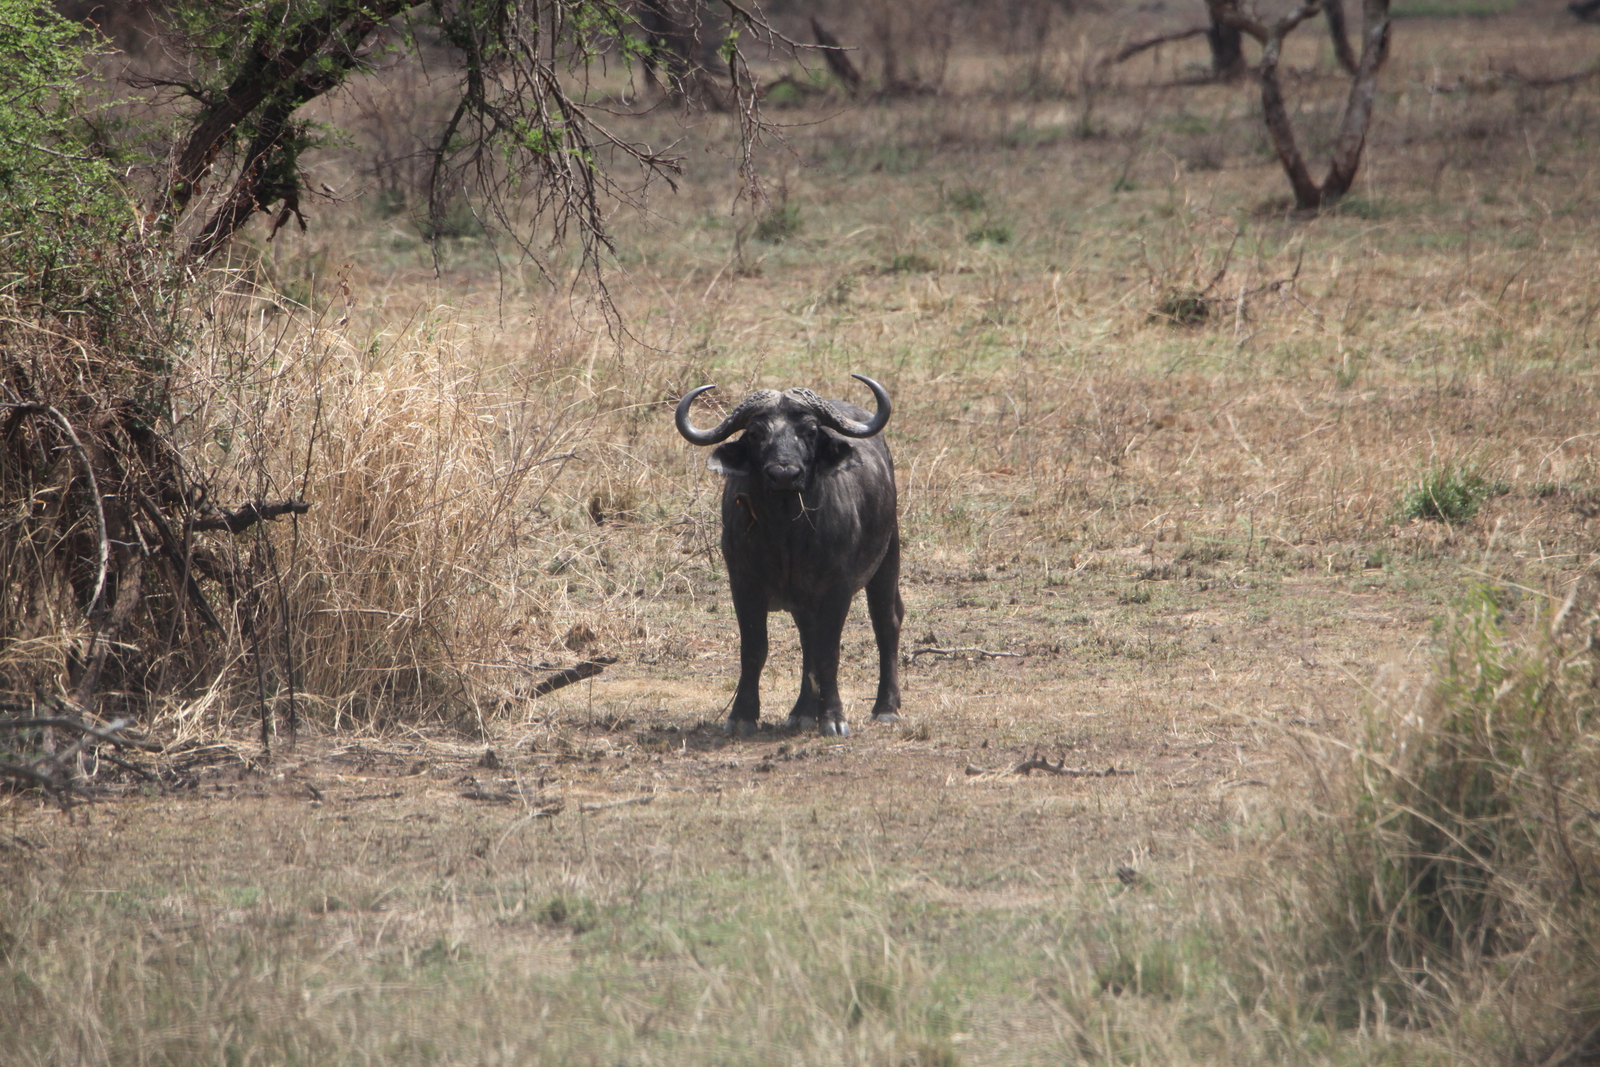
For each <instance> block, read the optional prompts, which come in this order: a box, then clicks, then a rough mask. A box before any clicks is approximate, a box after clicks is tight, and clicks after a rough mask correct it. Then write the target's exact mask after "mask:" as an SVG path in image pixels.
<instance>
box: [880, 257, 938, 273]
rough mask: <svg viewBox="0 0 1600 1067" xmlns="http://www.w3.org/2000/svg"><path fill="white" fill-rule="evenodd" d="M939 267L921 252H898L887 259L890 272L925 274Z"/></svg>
mask: <svg viewBox="0 0 1600 1067" xmlns="http://www.w3.org/2000/svg"><path fill="white" fill-rule="evenodd" d="M938 269H939V265H938V264H937V263H935V262H934V261H933V260H931V259H929V258H928V257H927V256H925V255H923V254H922V253H921V252H898V253H896V254H895V257H894V258H893V259H892V260H890V261H889V267H888V270H889V273H890V274H927V273H929V272H930V271H935V270H938Z"/></svg>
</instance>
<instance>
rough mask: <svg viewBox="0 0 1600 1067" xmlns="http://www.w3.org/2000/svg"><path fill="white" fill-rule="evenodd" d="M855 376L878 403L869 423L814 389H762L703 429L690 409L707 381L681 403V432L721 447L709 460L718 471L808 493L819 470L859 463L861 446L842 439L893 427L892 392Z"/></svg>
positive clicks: (771, 488)
mask: <svg viewBox="0 0 1600 1067" xmlns="http://www.w3.org/2000/svg"><path fill="white" fill-rule="evenodd" d="M852 377H854V378H857V379H859V380H860V381H861V382H863V383H865V384H866V386H867V388H868V389H871V390H872V395H873V396H875V397H876V398H877V401H878V410H877V412H876V413H875V414H874V415H873V416H872V418H871V419H869V420H868V421H866V422H858V421H857V420H855V419H852V418H850V417H849V416H848V415H846V414H845V413H844V412H842V411H840V410H839V408H838V407H837V406H836V405H835V404H834V403H833V402H832V401H829V400H824V399H823V398H822V397H820V396H818V395H817V394H816V393H813V392H812V391H811V390H810V389H786V390H784V391H783V392H781V393H779V392H775V391H774V390H771V389H761V390H758V391H756V392H754V393H751V394H750V395H749V396H747V397H745V399H744V402H743V403H741V404H740V405H739V406H738V407H736V408H734V409H733V411H732V412H730V413H729V414H728V417H727V418H725V419H723V420H722V423H721V424H720V425H719V426H717V428H716V429H714V430H699V429H696V428H695V426H694V424H693V423H691V422H690V421H689V407H690V405H691V404H693V403H694V400H695V397H697V396H699V395H700V394H701V393H703V392H705V391H706V390H707V389H715V388H716V386H714V385H702V386H701V387H700V388H698V389H695V390H693V391H692V392H690V393H689V394H687V395H686V396H685V397H684V398H683V399H682V400H680V401H679V402H678V412H677V424H678V432H679V433H681V434H682V435H683V436H684V438H685V439H686V440H688V441H691V442H693V443H694V444H697V445H720V447H719V448H717V450H716V451H714V452H712V453H711V459H710V461H709V466H710V467H711V469H712V470H714V471H716V472H717V473H718V474H722V475H727V476H732V475H742V476H745V477H750V478H759V479H760V480H761V484H762V486H763V487H764V488H765V489H766V490H767V491H768V492H780V493H781V492H791V493H792V492H804V491H805V490H806V489H807V488H808V487H809V486H810V485H811V483H812V481H813V480H814V479H815V478H816V476H817V474H818V473H825V472H828V471H831V470H837V469H845V468H848V467H849V466H850V465H852V464H853V463H854V462H855V461H856V454H855V446H853V445H852V444H851V443H850V442H849V440H841V438H846V439H848V438H858V439H859V438H864V437H873V436H875V435H877V434H878V433H879V432H880V431H881V430H882V429H883V428H884V427H885V426H886V425H888V422H889V414H890V412H891V411H892V410H893V408H892V405H891V404H890V403H889V394H888V393H887V392H885V391H884V388H883V386H881V385H879V384H878V383H877V382H875V381H873V380H872V379H871V378H868V377H865V376H864V375H860V374H855V375H852ZM740 430H743V431H744V434H743V436H741V437H740V438H739V439H738V440H737V441H728V442H727V443H726V444H723V443H722V442H725V441H727V439H728V438H729V437H731V436H733V435H734V434H735V433H738V432H739V431H740ZM824 430H832V431H834V433H833V434H829V433H825V432H824ZM834 434H838V435H839V436H837V437H836V436H834Z"/></svg>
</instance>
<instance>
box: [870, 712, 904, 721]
mask: <svg viewBox="0 0 1600 1067" xmlns="http://www.w3.org/2000/svg"><path fill="white" fill-rule="evenodd" d="M872 721H873V722H905V720H904V719H902V718H901V717H900V713H899V712H898V711H885V712H882V713H879V714H875V715H873V716H872Z"/></svg>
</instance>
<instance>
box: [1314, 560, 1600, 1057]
mask: <svg viewBox="0 0 1600 1067" xmlns="http://www.w3.org/2000/svg"><path fill="white" fill-rule="evenodd" d="M1523 595H1524V594H1523V593H1522V592H1521V591H1518V590H1513V589H1498V590H1490V589H1482V590H1480V591H1479V592H1478V593H1477V594H1475V595H1474V596H1472V597H1471V598H1470V599H1469V600H1468V602H1467V603H1465V604H1464V605H1463V606H1462V607H1461V608H1460V610H1459V611H1458V612H1457V613H1456V614H1455V615H1454V616H1453V617H1452V618H1451V620H1450V621H1449V622H1448V624H1447V625H1446V626H1445V627H1444V629H1443V631H1442V632H1441V634H1440V643H1441V646H1442V647H1441V649H1440V652H1439V656H1438V660H1437V665H1436V668H1435V670H1434V672H1433V673H1432V674H1431V675H1417V674H1414V673H1405V674H1399V675H1397V676H1395V677H1391V678H1390V679H1389V680H1388V683H1387V684H1385V685H1383V686H1382V687H1381V688H1380V689H1379V690H1378V699H1377V701H1376V702H1375V704H1374V705H1373V707H1372V709H1371V712H1370V715H1369V717H1368V719H1367V722H1366V728H1365V730H1364V732H1363V733H1362V734H1361V735H1360V736H1359V737H1358V738H1357V739H1356V740H1355V742H1354V744H1353V745H1352V746H1351V747H1350V748H1349V749H1348V750H1347V751H1346V753H1345V756H1346V758H1344V759H1329V760H1328V761H1327V763H1326V764H1324V765H1325V766H1327V767H1329V768H1330V771H1329V773H1328V774H1326V775H1325V776H1322V777H1321V780H1320V782H1321V788H1322V789H1323V790H1324V792H1323V794H1322V796H1321V799H1320V805H1321V806H1320V812H1321V819H1322V820H1323V821H1322V823H1321V825H1320V826H1318V827H1317V828H1316V829H1315V830H1314V831H1313V834H1314V837H1315V840H1316V841H1317V844H1318V847H1320V849H1321V850H1322V851H1321V853H1320V855H1318V856H1317V857H1316V858H1315V859H1313V861H1312V862H1311V864H1310V865H1309V867H1308V876H1307V882H1306V890H1307V896H1306V897H1305V898H1303V899H1302V900H1301V907H1302V910H1300V911H1299V912H1298V914H1297V915H1296V916H1295V918H1294V920H1293V922H1292V924H1291V926H1292V927H1293V928H1294V930H1293V932H1294V933H1297V934H1298V935H1299V937H1301V938H1303V939H1304V943H1305V950H1306V963H1307V967H1306V969H1305V972H1304V974H1305V978H1306V980H1307V987H1308V989H1310V990H1312V991H1314V993H1315V995H1316V996H1317V997H1318V999H1319V1000H1320V1001H1321V1002H1322V1003H1323V1004H1324V1005H1325V1010H1327V1011H1328V1012H1329V1013H1330V1014H1331V1017H1332V1018H1334V1019H1336V1020H1338V1021H1339V1022H1340V1023H1341V1024H1342V1025H1345V1026H1357V1027H1360V1028H1362V1029H1366V1028H1368V1027H1371V1026H1382V1025H1384V1024H1385V1023H1386V1024H1387V1025H1389V1026H1401V1027H1429V1026H1431V1027H1433V1028H1434V1030H1435V1033H1436V1036H1437V1039H1438V1040H1439V1041H1440V1043H1441V1046H1442V1047H1447V1048H1450V1049H1453V1050H1454V1052H1455V1053H1457V1054H1459V1055H1462V1056H1464V1057H1467V1058H1470V1059H1471V1060H1474V1061H1477V1062H1489V1061H1498V1062H1511V1063H1542V1064H1558V1063H1586V1062H1590V1061H1591V1060H1592V1059H1593V1058H1594V1056H1595V1055H1596V1052H1597V1049H1600V1044H1597V1040H1600V1013H1597V1010H1596V1004H1597V1003H1600V985H1597V984H1596V983H1597V980H1600V972H1597V970H1596V968H1595V966H1594V963H1595V959H1596V950H1597V944H1596V936H1597V934H1600V906H1597V903H1596V901H1597V896H1596V888H1597V879H1600V835H1597V833H1596V812H1597V811H1600V705H1597V702H1596V696H1595V694H1596V691H1597V690H1596V686H1597V679H1600V655H1597V648H1596V643H1595V636H1596V628H1597V626H1600V616H1597V615H1596V614H1595V613H1594V602H1593V600H1592V594H1591V593H1590V591H1589V590H1588V589H1587V588H1586V589H1585V591H1584V592H1581V593H1580V592H1572V593H1569V594H1568V595H1567V596H1566V597H1565V598H1564V599H1554V598H1547V597H1544V596H1538V595H1535V596H1532V597H1529V598H1528V600H1527V602H1526V603H1524V604H1523V605H1521V613H1522V614H1523V616H1524V618H1523V619H1522V621H1520V622H1513V621H1512V620H1511V619H1510V618H1509V617H1508V611H1509V610H1510V608H1511V605H1512V603H1513V602H1514V601H1515V600H1517V599H1518V598H1519V597H1521V596H1523ZM1332 754H1333V753H1332V749H1331V746H1330V747H1328V749H1327V750H1326V751H1324V752H1323V753H1322V755H1323V756H1324V757H1328V756H1331V755H1332Z"/></svg>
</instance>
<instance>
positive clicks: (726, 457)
mask: <svg viewBox="0 0 1600 1067" xmlns="http://www.w3.org/2000/svg"><path fill="white" fill-rule="evenodd" d="M706 469H707V470H709V471H712V472H713V473H716V474H720V475H722V476H723V477H724V478H732V477H734V476H736V475H747V474H749V473H750V456H749V453H748V452H747V451H746V449H745V447H744V438H742V437H741V438H739V440H737V441H729V442H727V443H726V444H721V445H718V446H717V447H716V448H713V449H712V450H711V455H710V456H708V457H706Z"/></svg>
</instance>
